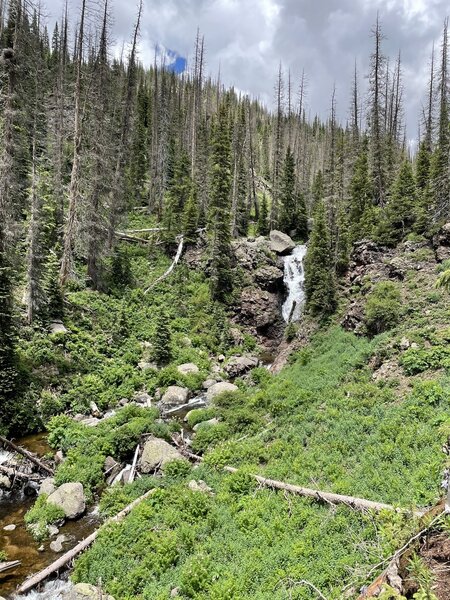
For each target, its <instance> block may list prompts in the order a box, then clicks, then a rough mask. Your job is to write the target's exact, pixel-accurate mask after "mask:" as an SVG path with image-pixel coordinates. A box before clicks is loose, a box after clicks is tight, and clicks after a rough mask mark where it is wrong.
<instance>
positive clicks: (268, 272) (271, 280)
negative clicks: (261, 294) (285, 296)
mask: <svg viewBox="0 0 450 600" xmlns="http://www.w3.org/2000/svg"><path fill="white" fill-rule="evenodd" d="M283 277H284V273H283V271H282V270H281V269H279V268H278V267H274V266H272V265H266V266H264V267H260V268H259V269H258V270H257V271H256V273H255V280H256V283H257V284H258V285H259V287H260V288H262V289H263V290H269V291H270V292H276V291H277V290H279V289H281V286H282V284H283Z"/></svg>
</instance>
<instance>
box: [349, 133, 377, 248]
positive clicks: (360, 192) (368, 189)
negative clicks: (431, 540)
mask: <svg viewBox="0 0 450 600" xmlns="http://www.w3.org/2000/svg"><path fill="white" fill-rule="evenodd" d="M349 191H350V219H349V221H350V232H349V234H350V241H351V242H355V241H356V240H360V239H363V238H364V237H367V236H370V235H371V232H372V228H373V222H372V212H373V204H372V184H371V180H370V175H369V161H368V140H367V138H366V137H365V138H363V141H362V144H361V149H360V152H359V154H358V157H357V159H356V161H355V165H354V168H353V176H352V179H351V182H350V190H349Z"/></svg>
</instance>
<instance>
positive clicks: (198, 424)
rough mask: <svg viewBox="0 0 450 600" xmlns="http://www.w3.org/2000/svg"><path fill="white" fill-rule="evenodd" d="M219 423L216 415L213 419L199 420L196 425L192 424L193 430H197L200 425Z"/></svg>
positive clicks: (210, 425)
mask: <svg viewBox="0 0 450 600" xmlns="http://www.w3.org/2000/svg"><path fill="white" fill-rule="evenodd" d="M218 423H219V419H217V418H216V417H214V418H213V419H208V421H201V423H197V424H196V425H194V427H193V430H194V431H198V430H199V429H200V428H201V427H204V426H206V427H213V426H214V425H217V424H218Z"/></svg>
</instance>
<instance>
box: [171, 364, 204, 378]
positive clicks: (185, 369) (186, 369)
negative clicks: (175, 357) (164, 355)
mask: <svg viewBox="0 0 450 600" xmlns="http://www.w3.org/2000/svg"><path fill="white" fill-rule="evenodd" d="M177 371H178V373H181V375H191V374H195V373H198V372H199V371H200V369H199V368H198V367H197V365H194V363H185V364H184V365H178V367H177Z"/></svg>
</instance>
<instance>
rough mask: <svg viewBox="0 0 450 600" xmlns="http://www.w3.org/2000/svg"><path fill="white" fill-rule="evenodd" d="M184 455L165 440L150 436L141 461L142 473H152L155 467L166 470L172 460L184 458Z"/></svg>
mask: <svg viewBox="0 0 450 600" xmlns="http://www.w3.org/2000/svg"><path fill="white" fill-rule="evenodd" d="M182 458H183V457H182V455H181V454H180V453H179V452H178V450H176V449H175V448H174V447H173V446H171V445H170V444H168V443H167V442H166V441H165V440H161V439H159V438H150V439H149V440H147V442H146V443H145V446H144V449H143V451H142V456H141V459H140V461H139V465H140V470H141V471H142V473H151V472H153V471H154V470H155V469H157V468H160V469H162V470H164V467H165V465H166V464H167V463H169V462H170V461H172V460H179V459H182Z"/></svg>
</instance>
